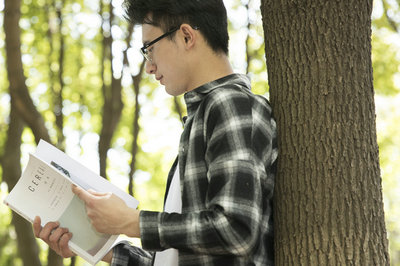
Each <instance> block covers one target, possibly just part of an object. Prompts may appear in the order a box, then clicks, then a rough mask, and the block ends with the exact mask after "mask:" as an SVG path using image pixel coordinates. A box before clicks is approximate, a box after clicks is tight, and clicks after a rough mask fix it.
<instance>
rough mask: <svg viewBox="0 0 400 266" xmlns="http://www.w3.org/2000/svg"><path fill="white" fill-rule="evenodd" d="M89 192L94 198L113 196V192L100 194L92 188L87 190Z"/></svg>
mask: <svg viewBox="0 0 400 266" xmlns="http://www.w3.org/2000/svg"><path fill="white" fill-rule="evenodd" d="M87 192H88V193H90V194H92V195H93V196H97V197H104V196H109V195H110V194H111V192H98V191H95V190H93V189H91V188H89V189H88V190H87Z"/></svg>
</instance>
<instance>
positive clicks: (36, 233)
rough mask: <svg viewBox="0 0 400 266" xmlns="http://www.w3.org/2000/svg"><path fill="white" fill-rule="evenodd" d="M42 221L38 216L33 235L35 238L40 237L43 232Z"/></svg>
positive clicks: (34, 222)
mask: <svg viewBox="0 0 400 266" xmlns="http://www.w3.org/2000/svg"><path fill="white" fill-rule="evenodd" d="M40 223H41V220H40V217H39V216H36V217H35V219H34V220H33V233H34V234H35V237H39V234H40V231H42V226H41V224H40Z"/></svg>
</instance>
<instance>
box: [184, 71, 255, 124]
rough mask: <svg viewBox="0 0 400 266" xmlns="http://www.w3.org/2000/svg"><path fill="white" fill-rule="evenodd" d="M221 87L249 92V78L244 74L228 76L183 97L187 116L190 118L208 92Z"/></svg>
mask: <svg viewBox="0 0 400 266" xmlns="http://www.w3.org/2000/svg"><path fill="white" fill-rule="evenodd" d="M221 87H237V88H245V89H247V90H249V91H250V90H251V85H250V78H249V77H248V76H246V75H244V74H230V75H228V76H225V77H222V78H220V79H217V80H214V81H211V82H208V83H206V84H204V85H201V86H200V87H197V88H196V89H194V90H191V91H189V92H187V93H185V95H184V99H185V103H186V107H187V112H188V116H189V117H191V116H192V115H193V114H194V112H195V111H196V110H197V107H198V105H199V104H200V102H201V101H202V100H203V99H204V97H206V96H207V95H208V94H209V93H210V92H212V91H213V90H216V89H218V88H221Z"/></svg>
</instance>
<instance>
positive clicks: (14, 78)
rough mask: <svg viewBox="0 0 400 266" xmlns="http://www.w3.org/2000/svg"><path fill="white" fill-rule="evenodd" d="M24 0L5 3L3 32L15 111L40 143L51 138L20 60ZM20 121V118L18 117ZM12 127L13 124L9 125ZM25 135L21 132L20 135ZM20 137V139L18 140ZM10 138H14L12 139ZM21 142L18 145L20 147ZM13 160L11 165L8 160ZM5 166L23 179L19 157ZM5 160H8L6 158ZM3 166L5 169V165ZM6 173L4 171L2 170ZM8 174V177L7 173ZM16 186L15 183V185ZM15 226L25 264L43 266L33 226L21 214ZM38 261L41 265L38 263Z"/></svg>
mask: <svg viewBox="0 0 400 266" xmlns="http://www.w3.org/2000/svg"><path fill="white" fill-rule="evenodd" d="M20 8H21V0H6V1H5V5H4V32H5V43H6V58H7V73H8V80H9V83H10V88H9V90H10V95H11V99H12V111H13V112H14V111H16V112H18V116H19V117H20V118H22V119H23V120H24V122H25V123H26V124H28V125H29V127H30V128H31V130H32V132H33V134H34V136H35V140H36V142H37V143H38V142H39V140H40V139H44V140H46V141H48V142H50V137H49V134H48V131H47V129H46V126H45V124H44V120H43V117H42V116H41V114H40V113H39V112H38V111H37V109H36V107H35V105H34V104H33V101H32V98H31V97H30V94H29V91H28V88H27V86H26V84H25V81H26V78H25V76H24V71H23V66H22V58H21V49H20V48H21V41H20V33H21V32H20V28H19V19H20V16H21V13H20ZM12 116H13V117H11V119H17V118H15V117H16V116H17V114H15V113H12ZM18 119H19V118H18ZM10 127H11V125H10ZM21 134H22V132H21ZM21 134H19V135H16V134H14V135H9V136H8V137H9V140H7V144H6V145H11V147H10V148H9V149H10V150H18V154H19V149H20V145H21V140H20V139H21ZM17 137H18V138H19V139H18V140H17V139H16V138H17ZM10 138H11V139H10ZM17 143H18V144H17ZM9 152H10V151H8V150H7V148H6V151H5V154H7V156H5V157H8V154H9ZM11 158H12V162H11V161H9V160H11ZM7 159H8V161H7V162H5V167H6V168H7V167H11V168H14V170H10V171H16V170H17V169H19V170H18V171H19V173H18V174H16V173H14V174H13V175H12V177H11V176H10V178H12V179H11V180H13V182H17V180H18V179H19V177H20V176H21V170H20V156H18V157H17V156H15V157H10V158H7ZM4 160H6V159H4ZM3 167H4V166H3ZM3 170H4V168H3ZM4 175H5V174H4ZM14 184H15V183H14ZM8 185H9V187H10V188H12V187H14V185H13V184H10V183H9V184H8ZM13 224H14V226H15V230H16V232H17V236H18V239H17V241H18V249H19V252H20V255H21V257H22V259H23V261H24V265H40V261H39V257H38V247H37V245H36V239H35V238H34V236H33V233H32V226H31V225H30V224H29V223H28V222H27V221H25V220H24V219H23V218H21V217H20V216H18V215H15V214H14V213H13ZM49 258H51V260H50V261H49V262H51V265H52V266H58V265H59V266H61V265H63V262H62V261H63V260H62V258H61V257H60V256H58V255H56V253H55V252H54V251H51V250H50V251H49ZM38 261H39V262H38Z"/></svg>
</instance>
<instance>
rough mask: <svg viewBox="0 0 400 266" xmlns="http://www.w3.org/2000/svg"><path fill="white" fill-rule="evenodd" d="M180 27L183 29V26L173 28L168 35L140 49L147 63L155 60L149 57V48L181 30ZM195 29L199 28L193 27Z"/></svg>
mask: <svg viewBox="0 0 400 266" xmlns="http://www.w3.org/2000/svg"><path fill="white" fill-rule="evenodd" d="M180 27H181V26H177V27H175V28H173V29H172V30H170V31H167V32H166V33H164V34H162V35H161V36H160V37H158V38H156V39H154V40H152V41H150V42H148V43H146V44H144V45H143V47H142V48H140V52H141V54H142V55H143V57H144V58H145V59H146V60H147V61H149V62H152V61H153V58H151V57H150V56H149V51H148V50H147V48H149V47H150V46H152V45H153V44H155V43H156V42H158V41H161V40H162V39H164V38H165V37H167V36H169V35H171V34H172V33H174V32H175V31H177V30H179V29H180ZM193 29H195V30H198V29H199V27H197V26H195V27H193Z"/></svg>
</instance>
